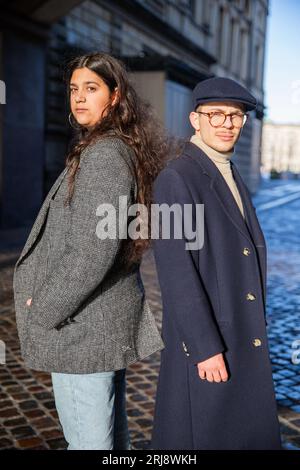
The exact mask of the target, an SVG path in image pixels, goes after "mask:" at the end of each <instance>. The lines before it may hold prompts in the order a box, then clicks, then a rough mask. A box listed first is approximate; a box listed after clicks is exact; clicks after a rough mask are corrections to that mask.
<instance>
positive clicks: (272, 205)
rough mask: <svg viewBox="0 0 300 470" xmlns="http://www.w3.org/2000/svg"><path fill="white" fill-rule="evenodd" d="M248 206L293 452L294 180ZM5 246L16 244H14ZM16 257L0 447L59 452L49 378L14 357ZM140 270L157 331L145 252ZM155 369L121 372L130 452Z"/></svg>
mask: <svg viewBox="0 0 300 470" xmlns="http://www.w3.org/2000/svg"><path fill="white" fill-rule="evenodd" d="M254 204H255V206H256V208H257V214H258V217H259V219H260V221H261V224H262V227H263V230H264V233H265V236H266V239H267V244H268V271H269V278H268V309H267V311H268V322H269V326H268V333H269V340H270V347H271V359H272V365H273V372H274V380H275V384H276V396H277V401H278V410H279V416H280V422H281V426H282V438H283V443H284V447H285V448H287V449H299V450H300V364H295V363H293V362H292V353H293V352H295V351H296V349H295V347H294V348H293V343H294V346H295V341H296V340H298V339H299V340H300V320H299V316H300V219H299V213H300V182H297V181H274V182H264V183H263V185H262V188H261V190H260V191H259V193H258V194H257V195H256V196H255V198H254ZM6 240H7V241H6V243H10V246H12V247H13V246H15V245H14V240H13V239H12V240H9V237H7V239H6ZM18 254H19V250H16V249H14V250H12V251H9V252H8V251H4V249H3V250H2V252H1V254H0V294H1V305H0V311H1V316H0V339H1V340H2V341H4V342H5V344H6V364H5V365H0V420H1V421H0V422H1V428H0V448H2V449H64V448H65V446H66V443H65V441H64V439H63V435H62V432H61V429H60V425H59V422H58V419H57V414H56V411H55V405H54V400H53V395H52V389H51V380H50V376H49V375H48V374H46V373H41V372H34V371H31V370H27V369H26V368H25V367H24V364H23V362H22V358H21V357H20V351H19V344H18V340H17V332H16V327H15V317H14V305H13V292H12V275H13V267H14V264H15V262H16V260H17V258H18ZM142 272H143V279H144V283H145V287H146V291H147V296H148V299H149V302H150V305H151V307H152V309H153V311H154V313H155V317H156V320H157V323H158V325H159V327H160V324H161V302H160V294H159V288H158V284H157V278H156V272H155V267H154V263H153V257H152V254H151V252H150V253H148V254H147V256H145V258H144V261H143V265H142ZM299 349H300V346H298V350H299ZM298 357H300V354H299V355H298ZM158 370H159V353H157V354H154V355H152V356H151V357H149V358H147V359H146V360H144V361H142V362H140V363H137V364H134V365H132V366H131V367H130V368H129V369H128V370H127V395H128V401H127V403H128V416H129V427H130V434H131V440H132V445H133V448H134V449H144V448H147V447H148V446H149V439H150V433H151V427H152V417H153V408H154V399H155V391H156V382H157V374H158Z"/></svg>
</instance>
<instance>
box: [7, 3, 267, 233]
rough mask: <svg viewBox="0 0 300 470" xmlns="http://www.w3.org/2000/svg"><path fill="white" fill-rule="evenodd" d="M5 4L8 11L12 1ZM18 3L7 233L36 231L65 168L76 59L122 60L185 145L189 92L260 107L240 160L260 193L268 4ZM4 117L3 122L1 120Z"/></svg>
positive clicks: (12, 44) (11, 68)
mask: <svg viewBox="0 0 300 470" xmlns="http://www.w3.org/2000/svg"><path fill="white" fill-rule="evenodd" d="M7 3H8V2H7ZM55 5H56V7H55V8H53V2H52V1H50V0H44V1H30V2H24V1H21V0H15V1H14V2H10V3H8V6H6V7H5V8H3V7H2V11H1V18H0V30H1V33H0V51H1V57H2V63H1V64H0V79H2V80H4V81H5V83H6V105H1V107H0V112H2V119H0V144H1V145H0V160H1V163H2V164H1V170H0V176H1V179H0V195H1V199H0V227H6V228H7V227H18V226H22V225H23V226H25V225H28V226H30V225H31V223H32V221H33V220H34V218H35V216H36V213H37V211H38V209H39V207H40V205H41V202H42V200H43V199H44V197H45V194H46V193H47V192H48V190H49V188H50V186H51V185H52V183H53V181H54V179H55V178H56V176H57V174H58V173H59V171H60V170H61V169H62V166H63V164H64V157H65V152H66V145H67V142H68V141H69V138H70V128H69V126H68V124H67V116H68V112H67V109H66V103H65V94H64V93H65V90H64V86H63V84H62V82H61V75H62V65H63V63H64V62H65V61H66V60H67V59H68V58H70V57H71V56H72V55H74V54H75V53H81V52H83V53H84V52H86V51H90V50H99V51H106V52H109V53H111V54H113V55H115V56H118V57H119V58H121V59H122V60H123V61H124V62H125V63H126V64H127V66H128V67H129V69H130V70H131V72H132V79H133V81H134V83H135V84H136V87H137V89H138V91H139V92H140V94H141V95H142V96H143V97H144V98H145V99H146V100H148V101H149V102H150V103H151V104H152V105H153V106H154V108H155V110H156V112H157V115H158V118H159V119H160V120H161V121H162V123H163V124H164V125H165V126H166V127H167V128H168V129H169V131H170V132H171V133H173V134H176V135H178V136H181V137H188V136H189V135H191V133H192V129H191V127H190V125H189V122H188V114H189V111H190V103H191V90H192V88H193V87H194V86H195V84H196V83H197V82H198V81H200V80H203V79H205V78H208V77H210V76H213V75H220V76H227V77H231V78H233V79H236V80H237V81H239V82H240V83H242V84H243V85H245V86H246V87H247V88H248V89H249V90H250V91H251V92H252V93H253V94H254V95H255V96H256V97H257V99H258V108H257V110H256V111H255V112H252V113H251V116H250V119H249V121H248V123H247V124H246V127H245V128H244V129H243V132H242V136H241V139H240V141H239V143H238V145H237V146H236V154H237V156H236V157H235V161H236V163H237V165H238V167H239V169H240V171H241V173H242V175H243V176H244V178H245V180H246V182H247V184H248V187H249V188H250V190H251V191H252V192H254V191H255V190H256V189H257V187H258V184H259V179H260V171H259V169H260V147H261V129H262V118H263V114H264V93H263V70H264V55H265V35H266V22H267V15H268V1H267V0H251V1H250V0H194V1H193V0H165V1H163V0H93V1H92V0H87V1H78V0H77V1H76V0H73V1H72V0H64V1H61V2H55ZM0 117H1V116H0Z"/></svg>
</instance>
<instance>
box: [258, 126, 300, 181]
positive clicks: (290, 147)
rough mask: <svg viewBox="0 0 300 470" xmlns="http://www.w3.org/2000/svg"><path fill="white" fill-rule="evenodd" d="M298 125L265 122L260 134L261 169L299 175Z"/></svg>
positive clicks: (299, 142) (299, 130) (299, 138)
mask: <svg viewBox="0 0 300 470" xmlns="http://www.w3.org/2000/svg"><path fill="white" fill-rule="evenodd" d="M299 148H300V125H299V124H280V123H273V122H265V124H264V126H263V134H262V171H263V172H264V173H270V172H271V171H272V170H275V171H276V172H278V173H285V172H288V173H294V174H295V175H300V158H299Z"/></svg>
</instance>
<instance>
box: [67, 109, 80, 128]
mask: <svg viewBox="0 0 300 470" xmlns="http://www.w3.org/2000/svg"><path fill="white" fill-rule="evenodd" d="M72 116H73V114H72V113H70V114H69V118H68V119H69V123H70V126H71V127H72V128H73V129H76V130H77V131H78V130H79V129H81V125H80V124H79V125H77V126H76V125H74V124H73V123H72V121H71V119H72ZM76 122H77V121H76Z"/></svg>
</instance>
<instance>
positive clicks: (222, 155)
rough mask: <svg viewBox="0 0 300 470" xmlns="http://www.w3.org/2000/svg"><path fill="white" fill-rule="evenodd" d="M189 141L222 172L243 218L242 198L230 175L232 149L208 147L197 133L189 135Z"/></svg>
mask: <svg viewBox="0 0 300 470" xmlns="http://www.w3.org/2000/svg"><path fill="white" fill-rule="evenodd" d="M191 142H192V143H193V144H195V145H197V146H198V147H200V148H201V150H203V152H204V153H205V154H206V155H207V156H208V157H209V158H210V159H211V160H212V161H213V162H214V164H215V165H216V166H217V168H218V170H219V171H220V173H221V174H222V176H223V178H224V180H225V181H226V183H227V184H228V187H229V189H230V191H231V192H232V195H233V197H234V199H235V201H236V203H237V205H238V207H239V209H240V211H241V214H242V216H243V217H244V218H245V214H244V208H243V203H242V199H241V196H240V193H239V190H238V188H237V185H236V182H235V180H234V178H233V175H232V170H231V166H230V158H231V157H232V155H233V151H230V152H218V151H217V150H215V149H213V148H211V147H209V146H208V145H206V143H205V142H204V141H203V140H202V139H201V137H200V136H198V135H193V136H192V137H191Z"/></svg>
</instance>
